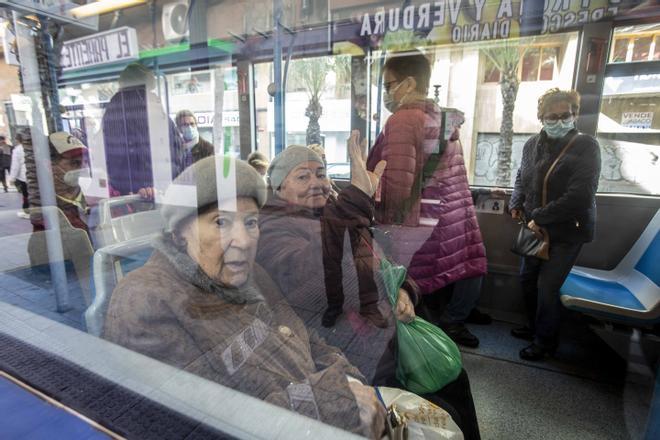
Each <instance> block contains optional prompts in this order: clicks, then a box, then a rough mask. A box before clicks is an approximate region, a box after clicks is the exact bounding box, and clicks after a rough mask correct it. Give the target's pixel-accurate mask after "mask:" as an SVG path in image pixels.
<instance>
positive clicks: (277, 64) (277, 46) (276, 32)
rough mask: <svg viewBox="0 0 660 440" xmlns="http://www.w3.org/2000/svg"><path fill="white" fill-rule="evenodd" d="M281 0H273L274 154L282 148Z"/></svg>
mask: <svg viewBox="0 0 660 440" xmlns="http://www.w3.org/2000/svg"><path fill="white" fill-rule="evenodd" d="M281 19H282V0H273V26H274V29H273V37H274V38H273V84H274V85H275V155H278V154H280V153H281V152H282V150H284V136H285V134H286V132H285V126H284V90H282V26H281V24H280V20H281Z"/></svg>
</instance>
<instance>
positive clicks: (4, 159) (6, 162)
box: [0, 135, 11, 192]
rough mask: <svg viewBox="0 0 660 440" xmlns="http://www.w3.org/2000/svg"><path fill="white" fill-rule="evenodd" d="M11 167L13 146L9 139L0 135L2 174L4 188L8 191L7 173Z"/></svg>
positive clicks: (0, 172)
mask: <svg viewBox="0 0 660 440" xmlns="http://www.w3.org/2000/svg"><path fill="white" fill-rule="evenodd" d="M10 167H11V145H9V144H8V143H7V137H6V136H4V135H0V174H1V175H2V186H3V187H4V189H5V192H7V191H8V189H7V179H6V173H9V169H10Z"/></svg>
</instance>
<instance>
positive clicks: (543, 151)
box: [509, 89, 600, 361]
mask: <svg viewBox="0 0 660 440" xmlns="http://www.w3.org/2000/svg"><path fill="white" fill-rule="evenodd" d="M579 110H580V95H579V94H578V93H577V92H576V91H574V90H570V91H564V90H559V89H550V90H548V91H547V92H546V93H545V94H543V95H542V96H541V97H540V98H539V101H538V111H537V116H538V118H539V120H540V121H541V123H542V124H543V128H542V130H541V132H540V133H539V134H537V135H534V136H532V137H531V138H530V139H529V140H528V141H527V143H525V146H524V148H523V156H522V161H521V163H520V168H519V169H518V174H517V175H516V183H515V188H514V191H513V194H512V195H511V201H510V202H509V209H510V211H511V217H513V218H514V219H517V220H519V221H523V222H526V223H528V226H529V228H530V229H532V230H533V231H535V232H537V233H538V234H541V232H542V231H541V229H543V230H545V231H546V232H547V234H548V235H549V239H550V259H549V260H541V259H539V258H536V257H523V259H522V265H521V269H520V281H521V284H522V290H523V294H524V295H525V302H526V309H527V318H528V321H529V326H526V327H522V328H517V329H513V330H512V331H511V333H512V335H513V336H515V337H517V338H521V339H527V340H530V341H532V344H531V345H529V346H528V347H526V348H524V349H523V350H521V351H520V357H521V358H523V359H526V360H533V361H535V360H541V359H543V358H544V357H545V356H546V355H547V354H550V355H552V354H553V353H554V352H555V350H556V348H557V346H558V343H559V315H560V310H561V304H560V300H559V288H560V287H561V285H562V284H563V283H564V280H565V279H566V277H567V276H568V274H569V272H570V270H571V268H572V267H573V264H574V263H575V260H576V259H577V257H578V254H579V253H580V249H581V248H582V245H583V244H584V243H587V242H590V241H591V240H592V239H593V236H594V225H595V221H596V189H597V188H598V178H599V175H600V147H599V146H598V142H597V141H596V139H594V138H593V137H591V136H589V135H586V134H581V133H578V131H577V129H576V128H575V120H576V118H577V115H578V112H579ZM558 158H559V159H558ZM557 159H558V160H557ZM555 161H556V163H555ZM553 163H554V166H553ZM544 181H547V187H546V191H545V192H544V190H543V188H544V186H545V185H546V184H545V183H544Z"/></svg>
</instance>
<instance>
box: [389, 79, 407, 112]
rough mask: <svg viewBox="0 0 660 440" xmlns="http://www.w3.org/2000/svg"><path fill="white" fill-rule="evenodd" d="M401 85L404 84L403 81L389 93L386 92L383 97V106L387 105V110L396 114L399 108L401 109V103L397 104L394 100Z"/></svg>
mask: <svg viewBox="0 0 660 440" xmlns="http://www.w3.org/2000/svg"><path fill="white" fill-rule="evenodd" d="M401 84H403V81H401V82H400V83H399V84H397V86H396V87H394V88H393V89H391V90H390V91H389V92H388V91H386V92H385V94H384V95H383V105H385V108H386V109H387V110H388V111H389V112H390V113H394V112H395V111H396V109H397V108H399V105H401V103H400V102H396V101H395V100H394V94H395V93H396V91H397V90H399V87H401ZM407 95H408V94H407V93H406V94H405V95H404V96H403V98H405V97H406V96H407ZM403 98H401V101H403Z"/></svg>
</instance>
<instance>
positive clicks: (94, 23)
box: [0, 0, 99, 31]
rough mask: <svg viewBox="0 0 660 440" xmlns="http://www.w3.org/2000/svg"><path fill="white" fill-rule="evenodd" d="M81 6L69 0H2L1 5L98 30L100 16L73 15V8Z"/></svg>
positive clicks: (59, 21)
mask: <svg viewBox="0 0 660 440" xmlns="http://www.w3.org/2000/svg"><path fill="white" fill-rule="evenodd" d="M78 6H80V4H78V3H74V2H70V1H67V0H0V7H3V8H7V9H10V10H13V11H18V12H23V13H26V14H38V15H40V16H43V17H48V18H50V19H52V20H54V21H56V22H58V23H69V24H73V25H75V26H80V27H83V28H86V29H91V30H94V31H96V30H98V28H99V17H98V16H93V17H87V18H82V19H78V18H75V17H74V16H73V15H71V12H70V11H71V9H73V8H76V7H78Z"/></svg>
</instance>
